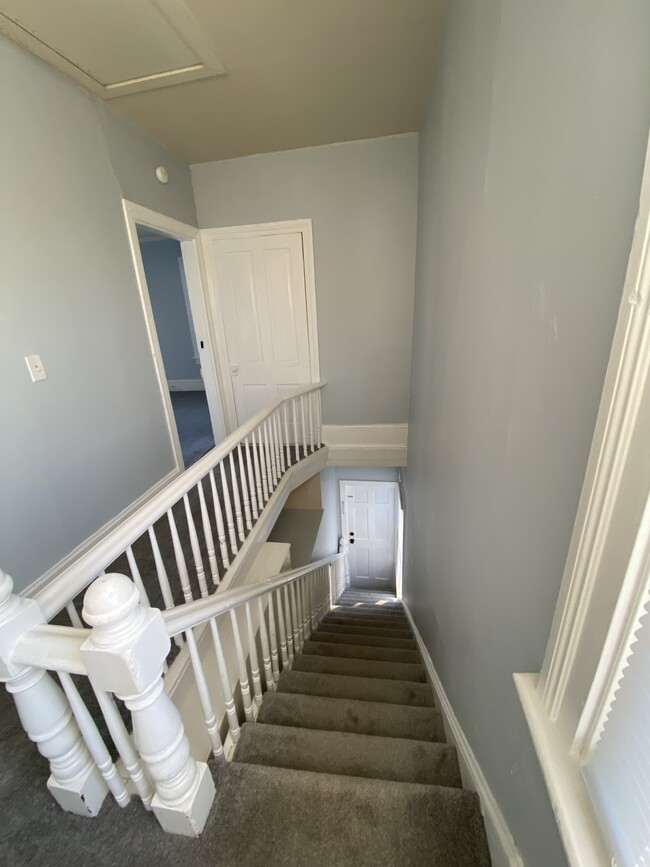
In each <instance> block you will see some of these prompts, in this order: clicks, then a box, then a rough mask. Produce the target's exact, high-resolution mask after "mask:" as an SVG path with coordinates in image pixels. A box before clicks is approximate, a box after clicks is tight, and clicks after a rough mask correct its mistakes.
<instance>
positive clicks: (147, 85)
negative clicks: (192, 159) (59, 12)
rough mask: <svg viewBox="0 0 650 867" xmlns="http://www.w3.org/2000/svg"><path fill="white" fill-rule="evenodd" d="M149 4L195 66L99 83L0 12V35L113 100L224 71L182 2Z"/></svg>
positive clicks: (162, 0)
mask: <svg viewBox="0 0 650 867" xmlns="http://www.w3.org/2000/svg"><path fill="white" fill-rule="evenodd" d="M151 4H152V5H153V6H154V7H157V9H158V12H159V13H160V15H161V17H162V18H163V20H164V21H166V23H167V24H168V25H169V26H170V27H171V29H172V30H174V31H175V33H176V35H177V36H178V37H179V38H180V39H181V40H182V41H183V42H184V43H185V44H186V45H187V46H188V47H189V48H191V49H192V51H193V52H194V54H195V55H196V59H197V62H196V63H193V64H191V65H189V66H183V67H178V68H176V69H170V70H165V71H162V72H152V73H151V74H150V75H143V76H139V77H137V78H130V79H124V80H123V81H115V82H111V83H110V84H102V83H101V82H100V81H98V80H97V79H96V78H94V77H93V76H92V75H90V74H89V73H88V72H86V71H84V70H83V69H81V68H80V67H79V66H78V65H77V64H76V63H75V62H74V60H71V59H69V58H68V57H65V56H64V55H62V54H61V53H60V52H59V51H57V50H56V49H55V48H53V47H52V46H50V45H48V44H47V43H46V42H44V41H43V40H42V39H39V38H38V37H37V36H35V35H34V34H32V33H31V32H30V31H29V29H28V25H27V24H25V25H23V24H21V23H20V22H18V21H15V20H14V19H13V18H11V17H10V16H9V15H7V14H6V13H3V12H0V33H5V34H6V35H7V36H9V37H11V39H13V40H15V41H16V42H18V43H19V44H20V45H24V46H25V48H27V49H29V51H31V52H32V53H33V54H36V55H37V56H38V57H40V58H42V59H43V60H45V61H47V62H48V63H50V64H51V65H52V66H54V67H55V68H56V69H59V70H60V71H61V72H64V73H65V74H66V75H68V76H70V78H72V79H74V80H75V81H76V82H77V83H78V84H81V85H82V86H83V87H85V88H86V90H89V91H90V92H91V93H93V94H95V96H99V97H101V98H103V99H113V98H115V97H118V96H124V95H125V94H129V93H140V92H141V91H144V90H154V89H155V88H159V87H169V85H172V84H182V83H183V82H186V81H196V80H197V79H200V78H212V77H214V76H216V75H225V74H226V68H225V66H224V65H223V62H222V61H221V59H220V57H219V55H218V53H217V50H216V48H215V47H214V45H213V44H212V41H211V40H210V39H209V37H208V36H207V35H206V32H205V28H204V27H203V26H202V25H201V24H200V23H199V22H198V21H197V19H196V18H195V17H194V15H193V14H192V13H191V12H190V10H189V9H188V7H187V6H186V4H185V3H184V2H183V0H151Z"/></svg>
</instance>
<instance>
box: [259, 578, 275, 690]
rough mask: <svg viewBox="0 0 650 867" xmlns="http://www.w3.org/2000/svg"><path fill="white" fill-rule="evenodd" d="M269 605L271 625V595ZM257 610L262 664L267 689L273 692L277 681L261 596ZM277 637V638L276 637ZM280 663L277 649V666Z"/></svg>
mask: <svg viewBox="0 0 650 867" xmlns="http://www.w3.org/2000/svg"><path fill="white" fill-rule="evenodd" d="M268 600H269V602H268V605H269V624H270V622H271V616H272V609H271V595H270V594H269V597H268ZM257 610H258V616H259V620H260V644H261V645H262V664H263V665H264V680H265V682H266V689H267V691H268V690H271V689H274V687H275V680H274V678H273V663H272V661H271V648H270V646H269V632H268V631H267V628H266V615H265V612H264V601H263V599H262V597H261V596H258V597H257ZM274 637H275V636H274ZM277 662H278V651H277V648H276V651H275V664H276V665H277Z"/></svg>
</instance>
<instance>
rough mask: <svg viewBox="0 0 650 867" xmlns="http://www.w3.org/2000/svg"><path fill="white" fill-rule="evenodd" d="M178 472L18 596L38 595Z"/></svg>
mask: <svg viewBox="0 0 650 867" xmlns="http://www.w3.org/2000/svg"><path fill="white" fill-rule="evenodd" d="M179 472H180V471H179V470H178V469H173V470H171V471H170V472H169V473H167V475H166V476H163V477H162V479H161V480H160V481H159V482H156V484H155V485H154V486H153V487H152V488H149V490H148V491H145V492H144V494H142V495H141V496H139V497H138V499H137V500H134V501H133V502H132V503H129V505H128V506H127V507H126V509H123V510H122V511H121V512H120V513H119V515H116V516H115V517H114V518H113V519H112V520H110V521H109V522H108V523H107V524H104V525H103V526H102V527H100V528H99V530H97V531H96V532H95V533H93V534H92V536H88V538H87V539H84V540H83V542H82V543H81V544H80V545H77V547H76V548H75V549H74V550H72V551H70V553H69V554H66V556H65V557H63V558H62V559H61V560H59V562H58V563H55V564H54V566H52V568H51V569H48V570H47V572H44V573H43V574H42V575H41V576H40V578H37V579H36V580H35V581H32V583H31V584H30V585H29V586H28V587H25V589H24V590H21V591H20V595H21V596H28V597H30V598H31V597H32V596H34V595H36V593H39V592H40V591H41V590H42V589H43V588H44V587H45V586H46V585H47V584H49V583H50V581H51V580H52V579H53V578H55V577H56V576H57V575H58V574H59V573H60V572H63V570H64V569H67V568H68V567H69V566H71V565H72V563H74V562H75V560H78V559H79V557H81V555H82V554H85V552H86V551H88V550H90V548H92V547H93V545H96V544H97V542H99V540H100V539H102V538H103V537H104V536H106V534H107V533H110V531H111V530H113V529H115V527H117V526H118V525H119V524H121V523H122V522H123V521H125V520H126V519H127V518H128V517H129V515H132V514H133V513H134V512H136V511H137V510H138V509H139V508H140V506H142V505H143V504H144V503H146V502H147V501H148V500H150V499H151V498H152V497H154V496H155V495H156V494H157V493H158V492H159V491H161V490H162V489H163V488H164V487H165V486H166V485H168V484H169V483H170V482H171V480H172V479H175V478H176V476H177V475H178V474H179Z"/></svg>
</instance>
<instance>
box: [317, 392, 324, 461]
mask: <svg viewBox="0 0 650 867" xmlns="http://www.w3.org/2000/svg"><path fill="white" fill-rule="evenodd" d="M321 401H322V392H321V390H320V389H319V390H318V391H317V392H316V446H317V447H318V448H320V447H321V445H322V444H323V414H322V404H321Z"/></svg>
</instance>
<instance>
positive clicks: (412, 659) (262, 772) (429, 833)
mask: <svg viewBox="0 0 650 867" xmlns="http://www.w3.org/2000/svg"><path fill="white" fill-rule="evenodd" d="M227 770H228V772H227V773H226V774H224V775H222V776H221V778H220V779H218V782H217V798H216V801H215V805H214V808H213V814H212V815H213V821H216V822H218V825H219V832H218V845H219V859H218V860H215V861H214V863H218V864H224V865H225V864H228V865H230V864H233V865H234V864H240V865H250V867H256V865H260V867H261V865H269V864H278V865H281V864H282V865H298V864H312V865H319V867H325V865H337V867H341V865H371V864H372V865H420V864H421V865H441V867H443V865H444V867H454V865H459V867H460V865H463V867H470V865H471V867H484V865H489V864H490V856H489V853H488V848H487V842H486V837H485V830H484V827H483V819H482V817H481V813H480V809H479V802H478V798H477V796H476V795H475V794H473V793H470V792H466V791H463V790H462V788H461V780H460V771H459V768H458V760H457V757H456V751H455V749H454V748H453V747H450V746H448V745H447V744H446V743H445V735H444V729H443V725H442V719H441V715H440V712H439V711H438V710H437V709H436V708H435V707H434V701H433V694H432V691H431V688H430V686H429V685H428V683H427V680H426V673H425V668H424V666H423V665H422V660H421V658H420V655H419V653H418V650H417V645H416V643H415V641H414V639H413V635H412V633H411V630H410V628H409V625H408V621H407V620H406V617H405V615H404V611H403V608H402V606H401V603H399V602H398V601H397V600H396V599H395V598H394V597H389V596H380V595H378V594H368V593H356V592H353V591H346V592H345V593H344V594H343V596H342V597H341V598H340V600H339V602H338V603H337V605H336V606H335V608H334V609H333V611H332V612H331V613H330V614H328V615H326V617H325V618H324V619H323V620H322V621H321V623H320V624H319V626H318V629H316V630H315V631H314V632H312V634H311V637H310V639H309V640H308V641H305V643H304V646H303V650H302V653H300V654H299V655H297V656H296V657H295V659H294V662H293V666H292V668H291V670H288V671H284V672H283V673H282V674H281V676H280V679H279V682H278V685H277V690H276V691H275V692H271V693H269V694H267V695H266V696H265V698H264V702H263V704H262V708H261V710H260V712H259V715H258V717H257V721H256V722H255V723H245V724H244V726H243V728H242V734H241V738H240V740H239V743H238V745H237V748H236V750H235V754H234V757H233V761H232V763H231V764H230V766H229V767H228V769H227ZM244 816H247V817H251V816H254V817H255V818H254V822H255V826H256V827H257V828H259V829H260V831H261V833H260V834H259V835H254V834H251V825H250V821H246V820H243V819H242V817H244ZM262 829H263V830H262Z"/></svg>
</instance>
